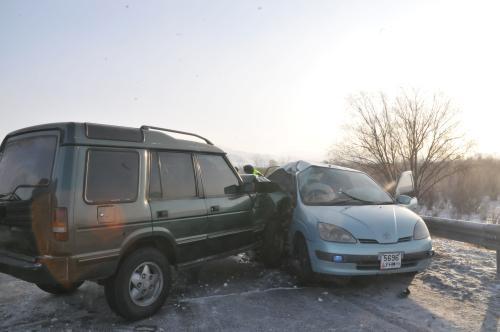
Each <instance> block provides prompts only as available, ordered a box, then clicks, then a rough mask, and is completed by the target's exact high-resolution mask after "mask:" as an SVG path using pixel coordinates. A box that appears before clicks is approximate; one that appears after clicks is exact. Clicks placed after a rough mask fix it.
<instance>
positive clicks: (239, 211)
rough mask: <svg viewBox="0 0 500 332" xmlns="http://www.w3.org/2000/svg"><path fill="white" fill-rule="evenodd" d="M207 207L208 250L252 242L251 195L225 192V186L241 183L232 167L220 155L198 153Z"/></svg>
mask: <svg viewBox="0 0 500 332" xmlns="http://www.w3.org/2000/svg"><path fill="white" fill-rule="evenodd" d="M197 159H198V163H199V166H200V169H201V174H202V179H203V190H204V193H205V201H206V204H207V208H208V250H209V252H210V254H212V255H213V254H219V253H223V252H227V251H230V250H234V249H239V248H242V247H244V246H247V245H250V244H252V243H253V240H254V237H253V231H254V229H253V225H252V219H251V216H250V209H251V206H252V199H251V197H250V195H248V194H244V193H235V194H226V193H225V190H224V189H225V188H227V187H230V186H233V185H240V180H239V179H238V177H237V175H236V173H235V172H234V170H233V168H232V167H230V166H229V163H228V161H227V159H226V158H224V157H223V156H221V155H211V154H198V155H197Z"/></svg>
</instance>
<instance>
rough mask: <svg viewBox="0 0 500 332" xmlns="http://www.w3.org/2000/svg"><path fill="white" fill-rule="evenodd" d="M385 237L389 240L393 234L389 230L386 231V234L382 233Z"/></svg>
mask: <svg viewBox="0 0 500 332" xmlns="http://www.w3.org/2000/svg"><path fill="white" fill-rule="evenodd" d="M382 236H383V237H384V239H386V240H389V239H390V238H391V234H389V232H385V233H384V235H382Z"/></svg>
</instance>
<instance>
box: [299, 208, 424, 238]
mask: <svg viewBox="0 0 500 332" xmlns="http://www.w3.org/2000/svg"><path fill="white" fill-rule="evenodd" d="M304 212H305V215H307V216H308V219H310V221H312V222H314V221H316V222H317V221H320V222H324V223H330V224H334V225H337V226H340V227H342V228H344V229H345V230H347V231H349V232H350V233H351V234H352V235H353V236H354V237H355V238H357V239H370V240H377V241H378V242H379V243H396V242H398V239H399V238H402V237H407V236H412V235H413V229H414V227H415V224H416V222H417V220H419V219H420V217H419V216H418V215H416V214H415V213H414V212H412V211H410V210H408V209H407V208H405V207H402V206H398V205H364V206H304ZM311 217H312V219H311ZM313 219H316V220H313Z"/></svg>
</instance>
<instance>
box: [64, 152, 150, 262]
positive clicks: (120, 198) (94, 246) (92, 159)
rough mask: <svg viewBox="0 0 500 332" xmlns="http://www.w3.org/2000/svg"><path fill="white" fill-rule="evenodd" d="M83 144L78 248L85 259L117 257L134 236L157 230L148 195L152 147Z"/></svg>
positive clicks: (77, 194)
mask: <svg viewBox="0 0 500 332" xmlns="http://www.w3.org/2000/svg"><path fill="white" fill-rule="evenodd" d="M77 149H78V158H79V161H80V162H78V163H77V164H78V174H79V176H78V179H77V185H76V187H75V188H76V190H75V192H74V195H75V210H74V224H75V226H76V231H75V235H76V236H75V238H76V246H75V252H76V253H77V254H78V256H77V258H78V262H79V263H81V264H91V263H101V262H103V261H104V260H107V259H111V258H114V257H117V256H118V255H119V253H120V250H121V247H122V244H123V243H124V241H126V240H127V239H128V238H130V237H131V236H136V235H137V234H138V233H143V234H148V235H150V234H151V212H150V210H149V206H148V204H147V201H146V199H145V197H146V193H145V187H146V183H147V181H146V174H147V172H146V169H145V168H146V165H147V162H146V156H147V153H146V150H142V149H124V148H111V147H110V148H107V147H99V148H98V147H90V148H87V147H77ZM72 189H73V188H70V190H72Z"/></svg>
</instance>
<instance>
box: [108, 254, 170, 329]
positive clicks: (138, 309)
mask: <svg viewBox="0 0 500 332" xmlns="http://www.w3.org/2000/svg"><path fill="white" fill-rule="evenodd" d="M145 265H148V266H149V267H148V269H152V271H154V272H155V273H151V274H150V275H149V276H154V275H156V278H158V279H156V278H155V280H158V283H157V284H155V283H154V281H151V285H150V281H149V280H148V279H149V278H148V277H147V275H146V274H144V273H143V274H142V275H141V274H140V273H138V272H137V271H138V269H140V268H141V267H142V266H145ZM143 272H144V270H143ZM141 273H142V272H141ZM133 274H139V276H140V277H141V278H142V279H143V280H139V281H142V283H143V285H142V287H143V289H142V291H143V293H144V292H147V293H146V294H149V293H148V292H153V293H154V294H152V295H151V298H150V299H149V300H148V301H151V302H150V303H149V302H148V301H146V300H147V299H146V300H144V303H142V304H138V303H137V301H141V300H140V299H135V300H134V299H132V295H131V293H132V292H133V291H134V289H135V290H136V292H139V290H138V289H139V288H136V285H135V283H134V285H132V277H133ZM160 274H161V275H160ZM145 276H146V277H145ZM151 280H153V279H152V277H151ZM159 280H161V283H160V281H159ZM159 283H160V284H159ZM137 284H138V285H139V287H141V282H139V283H137ZM131 286H132V287H131ZM171 286H172V274H171V269H170V265H169V262H168V259H167V257H166V256H165V255H163V254H162V253H161V252H160V251H158V250H157V249H154V248H141V249H138V250H136V251H134V252H133V253H131V254H130V255H129V256H127V257H125V259H124V260H123V261H122V263H121V264H120V266H119V268H118V271H117V273H116V275H115V276H114V277H113V278H110V279H109V280H107V281H106V283H105V285H104V293H105V295H106V300H107V302H108V305H109V307H110V308H111V310H113V311H114V312H115V313H116V314H117V315H119V316H121V317H123V318H125V319H127V320H130V321H135V320H139V319H143V318H147V317H150V316H152V315H153V314H154V313H155V312H156V311H158V310H159V309H160V308H161V306H162V305H163V303H165V300H166V299H167V296H168V293H169V291H170V288H171Z"/></svg>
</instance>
